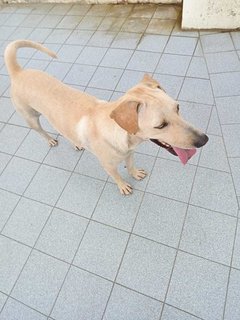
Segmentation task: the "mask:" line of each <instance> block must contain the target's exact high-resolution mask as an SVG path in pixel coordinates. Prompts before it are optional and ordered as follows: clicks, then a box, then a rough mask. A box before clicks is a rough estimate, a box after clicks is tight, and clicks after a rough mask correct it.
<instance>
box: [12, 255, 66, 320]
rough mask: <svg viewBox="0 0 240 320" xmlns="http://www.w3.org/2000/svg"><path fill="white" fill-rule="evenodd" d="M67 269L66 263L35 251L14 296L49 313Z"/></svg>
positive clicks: (15, 288)
mask: <svg viewBox="0 0 240 320" xmlns="http://www.w3.org/2000/svg"><path fill="white" fill-rule="evenodd" d="M67 269H68V265H67V264H66V263H64V262H62V261H59V260H56V259H54V258H52V257H49V256H47V255H45V254H43V253H40V252H37V251H33V252H32V253H31V255H30V258H29V260H28V261H27V263H26V265H25V267H24V269H23V271H22V273H21V275H20V277H19V279H18V281H17V283H16V285H15V287H14V290H13V292H12V296H13V297H14V298H16V299H18V300H19V301H21V302H23V303H25V304H26V305H28V306H30V307H33V308H34V309H36V310H38V311H40V312H43V313H44V314H49V312H50V310H51V308H52V306H53V303H54V301H55V298H56V296H57V294H58V292H59V290H60V288H61V285H62V283H63V280H64V277H65V275H66V273H67Z"/></svg>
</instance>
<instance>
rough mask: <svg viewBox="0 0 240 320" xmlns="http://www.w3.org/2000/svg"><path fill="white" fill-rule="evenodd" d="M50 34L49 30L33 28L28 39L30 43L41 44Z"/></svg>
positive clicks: (50, 30)
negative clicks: (36, 42)
mask: <svg viewBox="0 0 240 320" xmlns="http://www.w3.org/2000/svg"><path fill="white" fill-rule="evenodd" d="M51 32H52V29H51V28H35V29H34V30H33V32H32V33H31V34H30V35H29V37H28V39H29V40H32V41H38V42H43V41H45V40H46V39H47V37H48V36H49V34H50V33H51Z"/></svg>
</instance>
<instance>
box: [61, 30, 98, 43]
mask: <svg viewBox="0 0 240 320" xmlns="http://www.w3.org/2000/svg"><path fill="white" fill-rule="evenodd" d="M93 33H94V31H92V30H74V31H73V32H72V33H71V35H70V37H69V38H68V39H67V41H66V44H76V45H78V46H84V45H86V44H87V42H88V41H89V39H90V38H91V36H92V35H93Z"/></svg>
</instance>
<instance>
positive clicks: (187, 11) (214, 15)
mask: <svg viewBox="0 0 240 320" xmlns="http://www.w3.org/2000/svg"><path fill="white" fill-rule="evenodd" d="M182 17H183V18H182V27H183V28H184V29H235V28H240V0H183V16H182Z"/></svg>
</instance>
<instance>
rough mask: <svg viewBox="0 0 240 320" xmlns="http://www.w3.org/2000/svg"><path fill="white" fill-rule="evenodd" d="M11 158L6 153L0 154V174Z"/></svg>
mask: <svg viewBox="0 0 240 320" xmlns="http://www.w3.org/2000/svg"><path fill="white" fill-rule="evenodd" d="M11 158H12V156H10V155H9V154H6V153H0V174H1V173H2V172H3V170H4V169H5V167H6V166H7V164H8V162H9V161H10V160H11Z"/></svg>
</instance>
